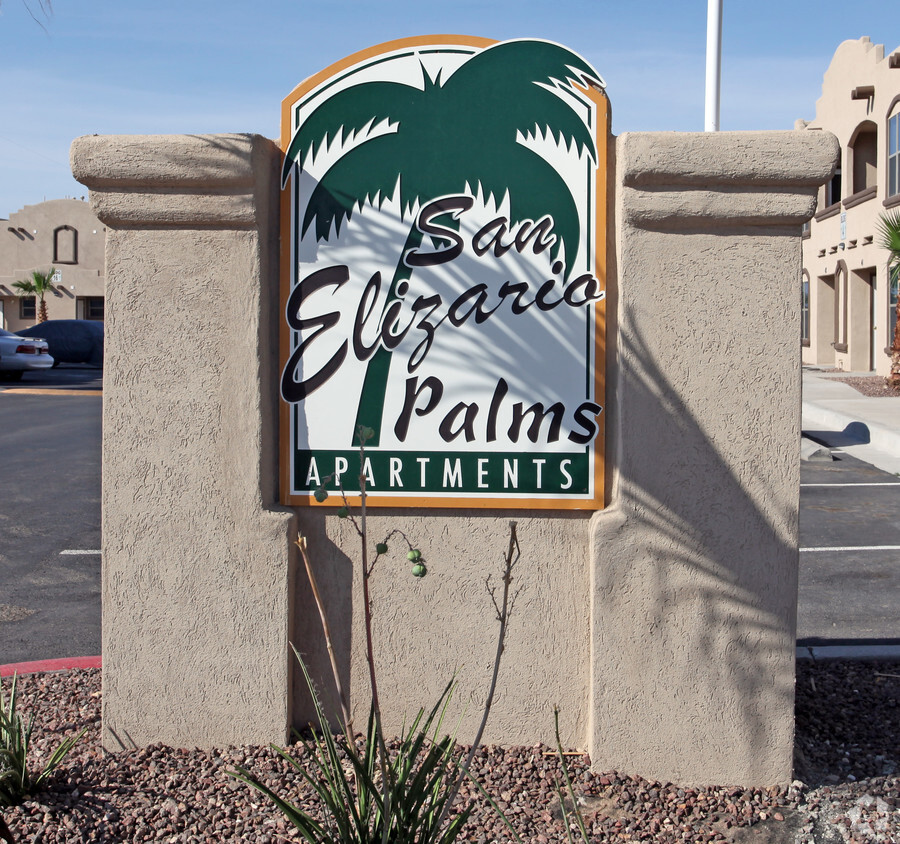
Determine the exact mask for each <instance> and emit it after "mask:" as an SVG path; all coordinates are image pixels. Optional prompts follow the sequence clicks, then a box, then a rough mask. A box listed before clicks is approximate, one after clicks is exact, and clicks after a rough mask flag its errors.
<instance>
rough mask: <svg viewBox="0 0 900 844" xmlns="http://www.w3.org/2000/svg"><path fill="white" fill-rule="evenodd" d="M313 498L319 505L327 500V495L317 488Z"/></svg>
mask: <svg viewBox="0 0 900 844" xmlns="http://www.w3.org/2000/svg"><path fill="white" fill-rule="evenodd" d="M313 498H315V499H316V501H318V502H319V504H321V503H322V502H323V501H324V500H325V499H326V498H328V493H327V492H326V491H325V490H324V489H323V488H322V487H319V488H318V489H317V490H316V491H315V492H314V493H313Z"/></svg>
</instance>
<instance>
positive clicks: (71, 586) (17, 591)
mask: <svg viewBox="0 0 900 844" xmlns="http://www.w3.org/2000/svg"><path fill="white" fill-rule="evenodd" d="M101 385H102V373H101V371H100V370H98V369H91V368H87V367H77V366H71V367H70V366H65V365H63V366H60V367H59V368H57V369H53V370H47V371H46V372H39V373H26V375H25V376H24V378H23V380H22V381H20V382H16V383H14V384H11V383H7V382H0V432H2V433H0V442H2V445H3V458H2V460H3V463H2V465H3V471H2V472H0V502H2V504H0V663H8V662H20V661H25V660H32V659H44V658H55V657H67V656H81V655H96V654H99V653H100V555H99V549H100V427H101V409H102V398H101V395H100V387H101Z"/></svg>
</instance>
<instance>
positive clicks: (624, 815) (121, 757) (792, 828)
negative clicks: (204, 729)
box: [2, 662, 900, 844]
mask: <svg viewBox="0 0 900 844" xmlns="http://www.w3.org/2000/svg"><path fill="white" fill-rule="evenodd" d="M19 683H20V691H21V701H22V705H23V710H24V711H30V710H32V709H34V711H35V712H36V714H37V728H36V731H35V752H36V756H40V755H46V754H47V753H49V752H50V751H52V749H53V747H55V746H56V744H57V743H58V742H59V740H60V738H61V737H62V736H64V735H67V734H70V733H71V732H72V731H74V730H77V729H80V728H81V727H82V726H87V728H88V733H87V735H86V737H85V738H84V739H83V740H82V742H81V743H80V744H79V745H78V746H77V747H76V749H75V750H74V751H73V752H72V754H71V755H70V756H69V757H68V759H67V760H66V762H65V763H64V764H63V765H62V767H61V769H60V770H59V771H58V772H57V775H56V776H55V777H54V779H53V781H52V782H51V784H50V787H49V788H48V789H47V790H46V791H44V792H42V793H40V794H36V795H34V796H32V797H31V798H30V799H28V800H26V801H25V802H24V803H23V804H22V805H21V806H16V807H13V808H11V809H4V810H3V813H2V814H3V817H4V818H5V819H6V821H7V823H8V824H9V826H10V829H11V830H12V833H13V835H15V836H16V840H17V841H19V842H42V844H51V842H73V843H74V842H144V841H163V842H198V844H199V842H223V841H249V842H260V844H276V842H290V841H299V840H300V838H299V835H298V834H297V833H296V831H295V830H293V828H292V827H290V826H289V825H287V824H286V823H285V821H284V819H283V817H282V815H281V814H280V813H279V812H278V811H277V810H276V809H275V808H274V807H273V806H271V805H270V804H269V802H268V801H266V800H265V799H263V798H262V797H261V796H260V795H258V794H257V793H256V792H255V791H253V790H251V789H250V788H248V787H246V786H245V785H243V784H242V783H240V782H238V781H236V780H234V779H233V778H231V777H229V776H228V775H227V773H226V771H228V770H229V769H231V768H233V767H234V766H236V765H240V766H242V767H245V768H247V769H249V770H251V771H253V772H254V773H255V774H256V775H257V776H259V777H260V778H262V779H264V780H265V782H267V784H269V785H270V786H271V787H273V788H275V789H276V790H277V791H278V792H279V793H282V794H284V795H285V796H288V797H289V799H291V800H292V801H294V802H302V803H303V804H304V805H305V806H307V807H309V806H312V805H313V804H312V802H311V799H310V790H309V787H308V786H306V785H305V784H304V783H303V782H302V780H301V778H300V777H299V775H298V774H297V773H296V772H295V771H294V770H293V769H292V768H291V766H290V765H288V764H287V763H286V762H285V761H284V760H283V759H281V758H280V757H279V756H278V755H277V754H276V753H274V752H273V751H272V750H270V749H269V748H264V747H237V748H236V747H230V748H224V749H218V750H209V751H203V750H186V749H181V748H170V747H164V746H162V745H153V746H151V747H146V748H143V749H141V750H135V751H129V752H120V753H112V754H104V753H103V751H102V750H101V749H100V747H99V726H100V672H99V671H98V670H96V669H88V670H82V671H68V672H59V673H50V674H35V675H31V676H28V677H23V678H20V680H19ZM898 701H900V664H890V663H849V662H832V663H820V664H812V663H806V662H804V663H800V665H799V666H798V675H797V703H796V710H797V737H796V748H797V758H798V769H797V776H798V777H800V779H798V780H796V781H795V782H794V783H793V785H791V787H790V788H786V789H783V788H768V789H742V788H735V787H715V786H711V787H707V788H682V787H679V786H678V785H675V784H672V783H659V782H651V781H648V780H644V779H642V778H641V777H634V776H627V775H625V774H623V773H619V772H614V771H607V772H603V773H591V771H590V768H589V760H588V759H587V757H586V756H583V755H573V756H566V762H567V764H568V768H569V773H570V776H571V777H572V780H573V783H574V784H575V789H576V795H577V801H578V805H579V807H580V810H581V812H582V815H583V816H584V820H585V825H586V827H587V830H588V833H589V835H590V840H591V841H592V842H640V841H645V842H663V844H666V842H672V844H674V842H679V844H680V843H681V842H735V844H738V842H741V844H766V842H772V844H782V843H783V844H788V842H792V844H794V843H795V844H824V842H829V844H831V843H832V842H835V843H836V844H840V842H850V844H854V842H860V844H862V842H865V844H869V842H900V778H898V761H900V747H898V736H900V703H898ZM548 717H552V716H549V715H548ZM292 750H293V752H294V753H296V754H297V755H299V754H301V753H302V746H301V745H295V746H294V747H293V748H292ZM472 771H473V774H474V775H475V777H476V778H477V779H478V781H479V782H480V783H481V784H482V785H483V787H484V788H485V789H486V790H487V792H488V793H489V794H490V795H491V796H492V798H493V799H494V800H495V801H496V802H497V803H498V804H499V805H500V806H501V807H502V808H503V810H504V812H505V813H506V815H507V817H508V819H509V820H510V822H511V824H512V825H513V827H514V828H515V829H516V831H517V833H518V834H519V836H520V837H521V840H522V841H524V842H527V844H531V842H538V844H551V843H552V844H555V843H556V842H564V841H567V835H566V830H565V829H564V827H563V822H562V820H561V818H562V812H561V810H560V802H559V797H558V795H557V789H556V783H557V782H558V781H559V780H560V779H561V774H562V772H561V768H560V760H559V757H558V755H557V754H556V753H555V752H553V751H552V750H551V749H550V748H547V747H544V746H541V745H536V746H534V747H516V748H506V749H504V748H497V747H483V748H481V749H479V751H478V752H477V753H476V755H475V759H474V763H473V767H472ZM462 798H463V800H464V801H472V802H473V804H474V806H475V809H474V811H473V814H472V817H471V819H470V821H469V823H468V825H467V827H466V829H465V832H464V834H463V840H465V841H468V842H482V844H488V842H506V841H511V840H513V839H512V836H511V835H510V833H509V831H508V829H507V828H506V827H505V826H504V825H503V823H502V821H501V820H500V819H499V818H498V817H497V815H496V813H495V812H494V811H493V810H492V809H491V808H490V806H489V805H488V803H487V801H486V800H485V799H484V798H483V797H482V796H481V794H480V793H479V792H478V790H477V789H476V788H475V786H473V785H471V784H469V783H465V784H464V786H463V790H462ZM567 808H571V806H569V807H567ZM576 840H578V839H577V837H576Z"/></svg>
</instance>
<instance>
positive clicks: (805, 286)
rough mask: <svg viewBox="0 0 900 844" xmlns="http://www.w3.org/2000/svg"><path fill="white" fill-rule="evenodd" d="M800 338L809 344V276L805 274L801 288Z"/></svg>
mask: <svg viewBox="0 0 900 844" xmlns="http://www.w3.org/2000/svg"><path fill="white" fill-rule="evenodd" d="M800 339H801V340H802V341H803V342H804V343H805V344H807V345H809V278H808V277H807V276H805V275H804V276H803V283H802V286H801V289H800Z"/></svg>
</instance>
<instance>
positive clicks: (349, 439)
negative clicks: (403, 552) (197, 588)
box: [280, 36, 609, 509]
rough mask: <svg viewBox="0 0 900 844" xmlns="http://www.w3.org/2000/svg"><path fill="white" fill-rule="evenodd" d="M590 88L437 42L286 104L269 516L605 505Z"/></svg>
mask: <svg viewBox="0 0 900 844" xmlns="http://www.w3.org/2000/svg"><path fill="white" fill-rule="evenodd" d="M602 88H603V81H602V79H601V78H600V76H599V75H598V74H597V72H596V71H595V70H594V69H593V68H591V67H590V65H589V64H587V63H586V62H585V61H584V60H583V59H582V58H580V57H579V56H578V55H576V54H575V53H573V52H571V51H570V50H568V49H566V48H564V47H561V46H559V45H557V44H553V43H550V42H547V41H538V40H515V41H504V42H499V43H497V42H492V41H488V40H486V39H480V38H468V37H461V36H439V37H435V38H415V39H405V40H402V41H394V42H391V43H389V44H385V45H381V46H380V47H375V48H373V49H371V50H367V51H364V52H362V53H357V54H356V55H354V56H351V57H349V58H348V59H345V60H344V61H341V62H339V63H337V64H335V65H333V66H332V67H330V68H328V69H327V70H325V71H323V72H321V73H319V74H317V75H316V76H314V77H312V78H311V79H309V80H307V81H306V82H305V83H303V84H302V85H300V86H299V87H298V88H296V89H295V90H294V91H293V92H292V93H291V95H290V96H289V97H287V98H286V99H285V100H284V103H283V107H282V129H281V138H282V149H283V151H284V154H285V158H284V166H283V169H282V174H281V178H282V188H283V190H282V211H281V214H282V247H281V249H282V251H281V272H282V320H283V323H282V326H281V367H282V368H281V380H280V394H281V407H282V417H281V421H282V434H281V440H282V449H281V460H282V467H281V468H282V472H281V476H282V501H283V502H284V503H286V504H309V505H312V506H317V502H316V500H315V498H314V493H315V491H316V489H317V488H319V487H320V486H321V485H324V486H325V487H326V488H327V489H329V490H337V489H338V488H342V489H343V490H344V492H345V493H346V494H347V495H348V496H349V497H350V498H353V497H354V496H356V495H358V493H359V491H360V485H361V482H360V478H361V477H364V478H365V487H366V491H367V493H368V495H369V498H368V502H369V504H370V505H375V506H379V505H384V506H394V507H396V506H408V507H492V508H496V507H510V508H544V509H574V508H581V509H596V508H599V507H602V506H603V500H604V492H603V475H604V467H603V449H604V421H605V411H604V381H603V374H604V345H603V343H604V326H605V321H604V317H605V280H606V279H605V262H606V254H605V249H606V244H605V232H606V144H607V136H608V124H609V118H608V107H607V100H606V97H605V95H604V94H603V91H602ZM361 428H363V429H368V431H367V432H368V434H369V435H370V439H369V440H368V442H367V443H366V446H365V453H364V458H363V459H362V461H361V454H360V450H359V438H358V432H359V431H360V429H361ZM334 503H335V499H334V498H333V497H332V498H329V499H328V500H327V501H326V502H325V506H329V505H334Z"/></svg>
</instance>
